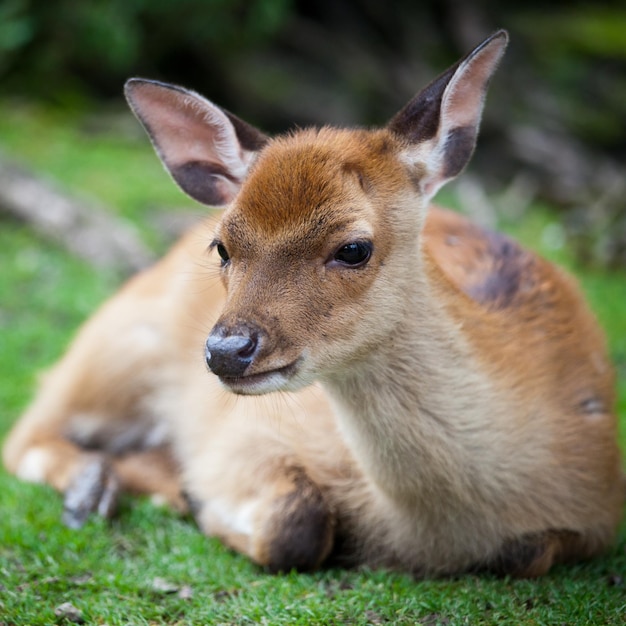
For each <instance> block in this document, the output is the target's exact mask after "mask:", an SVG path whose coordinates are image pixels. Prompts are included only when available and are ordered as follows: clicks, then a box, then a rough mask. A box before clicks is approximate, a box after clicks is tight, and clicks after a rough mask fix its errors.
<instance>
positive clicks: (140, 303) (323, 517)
mask: <svg viewBox="0 0 626 626" xmlns="http://www.w3.org/2000/svg"><path fill="white" fill-rule="evenodd" d="M506 43H507V35H506V33H505V32H504V31H500V32H497V33H495V34H494V35H493V36H491V37H490V38H489V39H487V40H486V41H485V42H483V43H482V44H481V45H480V46H478V47H477V48H476V49H475V50H474V51H473V52H471V53H470V54H469V55H468V56H466V57H465V58H464V59H462V60H461V61H460V62H459V63H457V64H456V65H454V66H453V67H451V68H450V69H449V70H448V71H446V72H445V73H444V74H442V75H441V76H440V77H439V78H437V79H436V80H434V81H433V82H432V83H431V84H430V85H428V87H426V88H425V89H424V90H423V91H422V92H421V93H420V94H418V95H417V96H416V97H415V98H414V99H413V100H411V101H410V102H409V103H408V104H407V105H406V106H405V107H404V108H403V109H402V110H401V111H400V112H399V113H398V114H397V115H396V116H395V117H393V119H392V120H391V121H390V122H389V124H388V125H387V126H386V127H385V128H382V129H378V130H338V129H335V128H321V129H307V130H298V131H295V132H293V133H291V134H288V135H286V136H282V137H278V138H274V139H270V138H268V137H266V136H265V135H263V134H262V133H260V132H259V131H257V130H255V129H254V128H252V127H251V126H249V125H248V124H246V123H245V122H243V121H241V120H240V119H239V118H237V117H235V116H233V115H231V114H230V113H228V112H226V111H224V110H223V109H220V108H218V107H217V106H215V105H214V104H212V103H210V102H208V101H207V100H205V99H204V98H202V97H200V96H199V95H198V94H196V93H194V92H191V91H187V90H185V89H182V88H180V87H176V86H172V85H166V84H162V83H158V82H153V81H148V80H142V79H132V80H130V81H129V82H128V83H127V86H126V95H127V98H128V101H129V103H130V106H131V107H132V109H133V111H134V112H135V114H136V115H137V117H138V118H139V120H140V121H141V123H142V124H143V126H144V127H145V129H146V130H147V132H148V134H149V136H150V138H151V140H152V142H153V144H154V146H155V148H156V151H157V152H158V154H159V156H160V157H161V159H162V160H163V162H164V164H165V166H166V168H167V169H168V170H169V172H170V173H171V175H172V176H173V178H174V179H175V181H176V182H177V183H178V184H179V185H180V186H181V187H182V189H183V190H185V191H186V192H187V193H188V194H190V195H191V196H192V197H194V198H195V199H197V200H199V201H200V202H202V203H205V204H208V205H215V206H217V205H225V206H226V209H225V211H224V212H223V214H222V215H221V219H219V222H218V223H217V224H212V223H210V222H207V223H203V224H201V225H199V226H198V227H197V228H195V229H194V230H193V231H192V232H190V233H189V234H188V235H187V236H186V237H184V238H183V240H182V241H181V242H180V243H179V244H178V245H176V246H175V247H174V248H173V250H172V251H171V252H170V253H169V254H168V255H167V256H166V257H165V258H164V259H163V260H162V261H161V262H160V263H159V264H157V265H156V266H155V267H153V268H151V269H149V270H147V271H145V272H143V273H142V274H140V275H138V276H136V277H135V278H133V279H132V280H131V281H130V282H129V283H128V284H127V285H126V287H125V288H123V289H122V290H121V291H120V293H119V294H118V295H117V296H115V297H114V298H113V299H111V300H110V301H109V302H108V303H106V304H105V305H104V306H103V307H102V309H101V310H100V311H99V312H98V313H97V314H96V315H95V316H94V317H93V318H92V319H91V320H90V321H89V322H88V323H87V324H86V325H85V326H84V327H83V328H82V330H81V331H80V333H79V334H78V336H77V338H76V340H75V341H74V343H73V344H72V346H71V347H70V349H69V350H68V352H67V353H66V355H65V356H64V357H63V358H62V359H61V361H60V362H59V363H58V364H57V366H56V367H55V368H54V369H53V370H52V371H51V372H50V373H49V374H48V375H47V378H46V379H45V381H44V383H43V385H42V388H41V390H40V392H39V395H38V396H37V397H36V399H35V401H34V403H33V404H32V405H31V406H30V408H29V409H28V410H27V411H26V413H25V415H24V416H23V417H22V419H21V420H20V421H19V422H18V423H17V425H16V426H15V428H14V430H13V431H12V433H11V434H10V435H9V438H8V440H7V442H6V445H5V447H4V459H5V462H6V465H7V467H8V468H9V470H10V471H12V472H14V473H15V474H16V475H17V476H19V477H21V478H23V479H26V480H31V481H42V482H46V483H49V484H51V485H53V486H54V487H55V488H57V489H58V490H60V491H62V492H64V494H65V512H64V520H65V522H66V523H67V524H69V525H70V526H76V527H78V526H80V525H81V524H82V523H83V522H84V521H85V519H86V518H87V516H88V515H89V514H90V513H91V512H99V513H101V514H104V515H109V514H111V513H112V511H113V509H114V505H115V501H116V497H117V494H118V492H119V491H120V490H129V491H135V492H144V493H150V494H153V495H155V496H157V497H159V498H161V499H164V500H166V501H167V502H169V503H171V504H172V505H174V506H177V507H179V508H180V509H184V508H185V507H186V506H189V507H190V508H191V510H192V511H193V513H194V515H195V517H196V519H197V521H198V524H199V525H200V527H201V528H202V530H203V531H204V532H205V533H207V534H209V535H216V536H218V537H220V538H221V539H222V540H223V541H224V542H225V543H226V544H228V545H229V546H231V547H233V548H235V549H236V550H239V551H241V552H243V553H245V554H247V555H248V556H249V557H250V558H252V559H253V560H254V561H256V562H257V563H259V564H261V565H263V566H266V567H267V568H268V569H269V570H271V571H281V570H289V569H290V568H297V569H300V570H307V569H312V568H316V567H318V566H319V565H320V564H322V563H323V562H324V561H325V560H327V559H328V558H330V557H332V558H335V559H338V562H340V563H364V564H367V565H369V566H382V567H392V568H399V569H403V570H405V571H409V572H412V573H416V574H419V575H446V574H452V573H458V572H464V571H469V570H472V571H476V570H489V571H495V572H497V573H502V574H511V575H516V576H537V575H540V574H543V573H544V572H546V571H547V570H548V569H549V568H550V567H551V565H552V564H553V563H555V562H561V561H566V560H572V559H579V558H587V557H590V556H592V555H595V554H597V553H598V552H599V551H601V550H603V549H604V548H606V547H607V545H609V543H610V542H611V541H612V539H613V537H614V535H615V532H616V527H617V525H618V523H619V519H620V515H621V512H622V502H623V494H624V487H623V482H622V474H621V466H620V455H619V451H618V447H617V444H616V417H615V414H614V396H613V394H614V391H613V383H614V380H613V376H614V375H613V371H612V368H611V365H610V363H609V361H608V359H607V355H606V349H605V343H604V338H603V335H602V333H601V331H600V330H599V328H598V326H597V324H596V322H595V320H594V318H593V316H592V315H591V313H590V312H589V310H588V309H587V307H586V305H585V303H584V301H583V298H582V297H581V295H580V293H579V291H578V288H577V287H576V285H575V284H574V282H573V281H572V279H571V278H569V277H568V276H566V275H565V274H564V273H563V272H562V271H560V270H559V269H557V268H556V267H554V266H552V265H551V264H549V263H547V262H546V261H544V260H542V259H541V258H539V257H537V256H535V255H534V254H533V253H532V252H529V251H527V250H524V249H523V248H521V247H520V246H518V245H517V244H516V243H514V242H513V241H511V240H510V239H508V238H507V237H505V236H503V235H499V234H496V233H493V232H488V231H486V230H484V229H482V228H479V227H477V226H475V225H472V224H471V223H469V222H468V221H466V220H465V219H464V218H462V217H461V216H459V215H457V214H455V213H451V212H447V211H445V210H442V209H438V208H435V207H430V208H429V201H430V199H431V198H432V196H433V194H434V193H435V192H436V191H437V190H438V189H439V188H440V187H441V186H442V185H443V184H444V183H445V182H446V181H448V180H450V179H452V178H454V177H455V176H456V175H457V174H459V172H460V171H461V170H462V169H463V167H464V166H465V164H466V163H467V161H468V159H469V158H470V156H471V153H472V151H473V149H474V145H475V140H476V135H477V132H478V126H479V122H480V117H481V114H482V108H483V101H484V98H485V92H486V88H487V84H488V82H489V79H490V78H491V76H492V74H493V73H494V71H495V69H496V67H497V65H498V62H499V61H500V58H501V56H502V54H503V52H504V49H505V47H506ZM207 248H208V249H207ZM209 255H213V258H212V259H211V260H209V258H208V256H209ZM218 257H219V260H218ZM218 265H219V266H220V267H219V268H218ZM207 266H211V267H213V268H214V269H212V270H209V269H207ZM218 271H219V274H220V277H221V280H220V281H218V280H217V279H216V275H215V272H218ZM211 327H212V330H210V328H211ZM209 330H210V332H209ZM207 334H208V339H207ZM203 347H204V361H206V363H207V364H208V367H209V369H210V370H211V372H212V374H209V373H207V372H206V368H205V367H204V363H203V352H202V349H203ZM227 392H232V393H227ZM280 392H289V393H280ZM265 394H270V395H267V396H266V395H265ZM183 493H184V494H185V497H184V496H183V495H181V494H183ZM336 562H337V561H336Z"/></svg>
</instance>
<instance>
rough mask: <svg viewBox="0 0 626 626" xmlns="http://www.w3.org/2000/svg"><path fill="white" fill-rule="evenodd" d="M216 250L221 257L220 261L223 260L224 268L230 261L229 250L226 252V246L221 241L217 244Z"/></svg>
mask: <svg viewBox="0 0 626 626" xmlns="http://www.w3.org/2000/svg"><path fill="white" fill-rule="evenodd" d="M215 249H216V250H217V253H218V254H219V255H220V259H222V267H224V265H226V263H228V261H230V256H229V254H228V250H226V246H224V244H223V243H222V242H221V241H218V242H216V243H215Z"/></svg>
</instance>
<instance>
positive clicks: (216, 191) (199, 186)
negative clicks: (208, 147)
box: [171, 161, 240, 206]
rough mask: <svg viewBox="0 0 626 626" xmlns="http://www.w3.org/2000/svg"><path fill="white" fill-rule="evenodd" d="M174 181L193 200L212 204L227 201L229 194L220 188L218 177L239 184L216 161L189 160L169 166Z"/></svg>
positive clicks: (219, 204) (220, 182)
mask: <svg viewBox="0 0 626 626" xmlns="http://www.w3.org/2000/svg"><path fill="white" fill-rule="evenodd" d="M171 172H172V176H173V177H174V179H175V180H176V182H177V183H178V184H179V185H180V186H181V187H182V188H183V189H184V190H185V191H186V192H187V193H188V194H189V195H190V196H191V197H192V198H194V199H195V200H198V202H202V203H203V204H208V205H212V206H221V205H223V204H225V203H226V202H228V198H229V194H228V193H227V192H226V190H224V189H223V188H222V181H221V180H220V177H223V178H225V179H226V180H229V181H230V182H232V183H234V184H239V182H240V181H239V180H238V179H237V178H235V177H234V176H232V175H231V174H230V173H229V172H228V170H227V169H226V168H224V167H222V166H221V165H219V164H217V163H209V162H208V161H189V162H187V163H183V164H182V165H178V166H175V167H171Z"/></svg>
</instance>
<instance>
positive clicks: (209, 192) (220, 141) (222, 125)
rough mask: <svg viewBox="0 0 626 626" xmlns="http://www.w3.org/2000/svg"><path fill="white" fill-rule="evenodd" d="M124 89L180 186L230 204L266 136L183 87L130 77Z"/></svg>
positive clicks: (212, 201) (211, 202)
mask: <svg viewBox="0 0 626 626" xmlns="http://www.w3.org/2000/svg"><path fill="white" fill-rule="evenodd" d="M124 93H125V95H126V99H127V100H128V103H129V105H130V108H131V109H132V110H133V113H134V114H135V115H136V116H137V119H138V120H139V121H140V122H141V124H142V125H143V127H144V128H145V129H146V131H147V133H148V135H149V137H150V140H151V141H152V145H153V146H154V148H155V150H156V152H157V154H158V155H159V157H160V159H161V161H162V162H163V164H164V165H165V167H166V168H167V170H168V171H169V173H170V174H171V175H172V177H173V178H174V180H175V181H176V183H178V185H179V186H180V187H181V189H182V190H183V191H184V192H185V193H187V194H189V195H190V196H191V197H192V198H194V199H195V200H198V201H199V202H202V203H203V204H208V205H210V206H222V205H224V204H228V203H229V202H230V201H231V200H232V199H233V198H234V197H235V195H236V194H237V192H238V191H239V188H240V187H241V183H242V182H243V180H244V178H245V177H246V174H247V172H248V167H249V165H250V162H251V161H252V157H253V156H254V154H255V153H256V152H257V151H258V150H260V149H261V148H262V147H263V145H264V144H265V143H266V142H267V140H268V137H267V136H266V135H264V134H263V133H261V132H260V131H258V130H256V129H255V128H253V127H252V126H250V125H249V124H246V123H245V122H243V121H242V120H240V119H239V118H238V117H236V116H234V115H232V114H231V113H228V112H227V111H224V110H223V109H220V108H219V107H217V106H216V105H214V104H213V103H212V102H209V101H208V100H206V99H205V98H203V97H202V96H200V95H198V94H197V93H195V92H193V91H188V90H187V89H183V88H182V87H177V86H175V85H168V84H165V83H160V82H157V81H151V80H145V79H141V78H131V79H130V80H129V81H127V83H126V85H125V87H124Z"/></svg>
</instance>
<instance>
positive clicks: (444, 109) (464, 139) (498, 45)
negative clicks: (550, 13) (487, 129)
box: [387, 30, 508, 198]
mask: <svg viewBox="0 0 626 626" xmlns="http://www.w3.org/2000/svg"><path fill="white" fill-rule="evenodd" d="M507 42H508V35H507V33H506V31H504V30H500V31H498V32H496V33H494V34H493V35H492V36H491V37H489V38H488V39H486V40H485V41H484V42H483V43H481V44H480V45H479V46H478V47H477V48H475V49H474V50H472V52H470V53H469V54H468V55H467V56H466V57H465V58H463V59H461V60H460V61H459V62H458V63H456V64H455V65H453V66H452V67H451V68H450V69H448V70H447V71H446V72H444V73H443V74H442V75H441V76H439V77H438V78H436V79H435V80H434V81H433V82H432V83H430V85H428V86H427V87H426V88H425V89H423V90H422V91H421V92H420V93H419V94H418V95H417V96H415V98H413V100H411V101H410V102H409V103H408V104H407V105H406V106H405V107H404V108H403V109H402V110H401V111H400V112H399V113H398V114H397V115H396V116H395V117H394V118H393V119H392V120H391V121H390V122H389V124H388V126H387V128H388V129H389V130H390V131H391V132H392V133H394V134H395V135H397V136H399V137H400V138H401V139H402V140H403V141H404V143H405V144H406V148H405V149H404V151H403V154H402V158H403V160H404V161H407V162H408V163H409V164H410V165H411V166H414V167H415V166H419V167H420V168H422V169H423V170H424V174H423V176H422V178H421V183H422V192H423V193H424V195H425V196H427V197H428V198H431V197H432V196H433V195H434V194H435V193H436V192H437V190H438V189H439V188H440V187H441V186H442V185H443V184H444V183H446V182H447V181H449V180H451V179H452V178H454V177H455V176H457V175H458V174H459V173H460V172H461V171H462V170H463V168H464V167H465V165H466V164H467V162H468V161H469V159H470V157H471V156H472V152H473V151H474V146H475V145H476V137H477V135H478V128H479V126H480V119H481V116H482V111H483V105H484V101H485V94H486V92H487V87H488V85H489V80H490V78H491V76H492V75H493V73H494V72H495V70H496V68H497V67H498V63H499V61H500V59H501V58H502V55H503V54H504V50H505V48H506V45H507Z"/></svg>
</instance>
